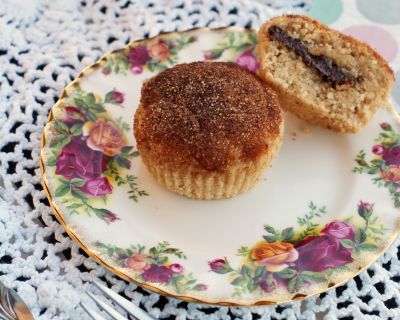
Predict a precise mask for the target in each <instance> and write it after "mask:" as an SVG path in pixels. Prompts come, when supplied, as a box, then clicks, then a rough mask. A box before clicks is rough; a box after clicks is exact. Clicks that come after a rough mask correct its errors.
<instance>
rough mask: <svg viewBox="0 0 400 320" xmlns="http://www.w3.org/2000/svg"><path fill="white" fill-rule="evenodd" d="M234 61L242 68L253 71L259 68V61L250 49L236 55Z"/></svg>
mask: <svg viewBox="0 0 400 320" xmlns="http://www.w3.org/2000/svg"><path fill="white" fill-rule="evenodd" d="M235 62H236V63H237V64H238V65H239V66H241V67H242V68H244V69H247V70H249V71H250V72H254V73H255V72H257V71H258V69H259V68H260V63H259V62H258V60H257V58H256V57H255V56H254V54H253V52H252V51H251V50H248V51H245V52H243V53H241V54H240V55H238V56H237V57H236V59H235Z"/></svg>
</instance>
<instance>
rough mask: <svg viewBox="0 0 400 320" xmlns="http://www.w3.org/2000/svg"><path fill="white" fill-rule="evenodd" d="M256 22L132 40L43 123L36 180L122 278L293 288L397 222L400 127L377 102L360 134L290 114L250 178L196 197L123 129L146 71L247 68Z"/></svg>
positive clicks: (307, 288) (237, 293)
mask: <svg viewBox="0 0 400 320" xmlns="http://www.w3.org/2000/svg"><path fill="white" fill-rule="evenodd" d="M255 44H256V33H255V31H252V30H245V29H238V28H225V29H217V30H210V29H197V30H191V31H187V32H181V33H169V34H162V35H159V36H157V37H155V38H152V39H147V40H142V41H137V42H133V43H130V44H129V45H127V46H126V47H125V48H123V49H121V50H117V51H114V52H111V53H109V54H107V55H105V56H104V57H102V58H101V59H100V60H99V61H97V62H96V63H95V64H94V65H92V66H90V67H88V68H86V69H84V70H83V71H82V73H81V74H80V75H79V76H78V78H77V79H76V80H75V81H73V82H72V83H71V84H70V85H68V86H67V87H66V89H65V90H64V91H63V93H62V95H61V98H60V99H59V101H58V102H57V103H56V105H55V106H54V107H53V108H52V110H51V113H50V116H49V121H48V123H47V125H46V127H45V130H44V132H43V136H42V148H41V162H40V167H41V170H42V177H43V180H42V181H43V186H44V189H45V192H46V194H47V197H48V199H49V201H50V204H51V206H52V208H53V210H54V213H55V215H56V216H57V218H58V219H59V221H60V222H61V223H62V224H63V225H64V226H65V228H66V230H67V232H68V233H69V235H70V236H71V237H72V238H73V239H75V240H76V241H77V242H78V243H79V245H80V246H81V247H82V248H83V249H84V250H85V251H86V252H87V253H88V254H89V255H90V256H91V257H92V258H94V259H95V260H96V261H98V262H99V263H101V264H102V265H104V266H105V267H107V268H108V269H110V270H111V271H112V272H114V273H115V274H117V275H118V276H120V277H121V278H124V279H126V280H129V281H132V282H135V283H137V284H139V285H140V286H142V287H144V288H146V289H150V290H152V291H155V292H158V293H161V294H166V295H170V296H173V297H176V298H180V299H183V300H187V301H194V302H204V303H210V304H219V305H235V306H252V305H261V304H276V303H282V302H288V301H293V300H298V299H302V298H305V297H308V296H311V295H313V294H317V293H320V292H323V291H325V290H327V289H328V288H331V287H335V286H338V285H340V284H342V283H344V282H345V281H347V280H349V279H351V278H352V277H354V276H355V275H356V274H358V273H359V272H360V271H361V270H363V269H365V268H366V267H367V266H368V265H370V264H371V263H372V262H373V261H374V260H376V259H377V258H378V256H379V255H381V254H382V253H383V252H384V251H385V249H386V248H387V247H388V246H389V245H390V244H391V243H392V242H393V241H394V240H395V238H396V236H397V234H398V231H399V227H398V226H399V207H400V135H399V132H398V131H397V130H396V124H395V123H393V121H392V117H391V115H390V114H389V113H386V112H384V111H380V112H378V113H377V115H376V116H375V117H374V119H373V121H371V122H370V123H369V125H368V126H367V127H365V128H364V129H362V130H361V131H360V132H359V133H358V134H339V133H334V132H331V131H329V130H325V129H320V128H317V127H313V126H311V125H309V124H308V123H306V122H303V121H301V120H299V119H297V118H295V117H293V116H291V115H289V114H285V120H286V128H285V135H284V141H283V145H282V148H281V150H280V152H279V154H278V156H277V157H276V158H275V160H274V162H273V165H272V167H271V168H270V169H269V170H268V171H267V172H266V173H265V174H264V175H263V177H262V179H261V180H260V182H259V183H258V184H257V185H256V187H255V188H254V189H252V190H251V191H249V192H247V193H245V194H242V195H239V196H237V197H235V198H232V199H226V200H216V201H195V200H191V199H189V198H186V197H183V196H180V195H177V194H174V193H171V192H169V191H168V190H166V189H164V188H163V187H161V186H159V185H157V183H156V182H155V180H154V179H153V178H152V177H151V176H150V175H149V173H148V172H147V171H146V169H145V167H144V166H143V164H142V161H141V159H140V155H139V153H138V152H137V150H136V146H135V140H134V137H133V133H132V123H133V115H134V112H135V109H136V107H137V105H138V102H139V99H140V89H141V86H142V83H143V81H145V80H146V79H148V78H150V77H152V76H154V75H155V74H156V73H158V72H160V71H161V70H163V69H166V68H168V67H171V66H173V65H174V64H177V63H182V62H190V61H196V60H204V59H207V60H223V61H235V62H237V63H238V64H240V65H241V66H243V67H244V68H247V69H249V70H250V71H253V72H256V71H257V69H258V67H259V65H258V62H257V59H256V57H255V53H254V51H253V50H254V47H255Z"/></svg>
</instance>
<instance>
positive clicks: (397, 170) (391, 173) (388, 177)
mask: <svg viewBox="0 0 400 320" xmlns="http://www.w3.org/2000/svg"><path fill="white" fill-rule="evenodd" d="M382 177H383V179H384V180H385V181H392V182H400V165H393V164H392V165H390V166H389V168H388V170H387V171H386V172H385V171H382Z"/></svg>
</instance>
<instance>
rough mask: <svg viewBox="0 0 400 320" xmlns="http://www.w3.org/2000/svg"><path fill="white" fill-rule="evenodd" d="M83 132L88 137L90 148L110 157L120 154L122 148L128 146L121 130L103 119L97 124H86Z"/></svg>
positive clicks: (91, 122) (98, 120)
mask: <svg viewBox="0 0 400 320" xmlns="http://www.w3.org/2000/svg"><path fill="white" fill-rule="evenodd" d="M82 132H83V135H84V136H86V137H87V145H88V147H89V148H91V149H93V150H97V151H101V152H102V153H104V154H105V155H106V156H109V157H113V156H115V155H117V154H119V153H120V152H121V148H122V147H123V146H125V145H126V144H127V140H126V138H125V136H124V134H123V133H122V132H121V130H120V129H119V128H118V127H117V126H116V125H115V124H114V123H113V122H112V121H106V120H104V119H102V118H100V119H97V120H96V121H95V122H93V121H88V122H86V123H85V124H84V125H83V128H82Z"/></svg>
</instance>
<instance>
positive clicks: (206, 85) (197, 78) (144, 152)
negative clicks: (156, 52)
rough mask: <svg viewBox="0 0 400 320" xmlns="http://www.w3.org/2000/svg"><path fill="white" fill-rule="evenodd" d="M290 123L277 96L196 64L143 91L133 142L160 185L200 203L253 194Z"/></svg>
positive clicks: (225, 70)
mask: <svg viewBox="0 0 400 320" xmlns="http://www.w3.org/2000/svg"><path fill="white" fill-rule="evenodd" d="M282 133H283V118H282V114H281V110H280V107H279V102H278V98H277V96H276V94H275V93H274V91H273V90H272V89H270V88H269V87H267V86H266V85H265V84H264V83H263V82H262V81H261V80H260V79H259V78H258V77H257V76H256V75H254V74H252V73H250V72H248V71H247V70H244V69H242V68H241V67H239V66H238V65H236V64H234V63H227V62H193V63H188V64H179V65H176V66H174V67H173V68H170V69H167V70H164V71H162V72H161V73H159V74H158V75H156V76H155V77H153V78H151V79H150V80H148V81H146V82H145V83H144V84H143V87H142V92H141V99H140V104H139V107H138V109H137V110H136V113H135V117H134V135H135V138H136V142H137V148H138V150H139V152H140V154H141V157H142V159H143V162H144V164H145V166H146V167H147V169H148V170H149V172H150V173H151V175H152V176H154V177H155V179H156V180H157V181H158V183H159V184H161V185H163V186H165V187H166V188H168V189H169V190H171V191H173V192H176V193H179V194H182V195H185V196H188V197H190V198H193V199H221V198H229V197H233V196H235V195H237V194H239V193H241V192H244V191H247V190H249V189H250V188H251V187H253V186H254V185H255V184H256V182H257V180H258V179H259V177H260V175H261V173H262V171H263V169H264V168H266V167H267V166H268V165H269V164H270V163H271V161H272V158H273V157H274V155H275V154H276V153H277V151H278V149H279V147H280V144H281V138H282Z"/></svg>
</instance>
